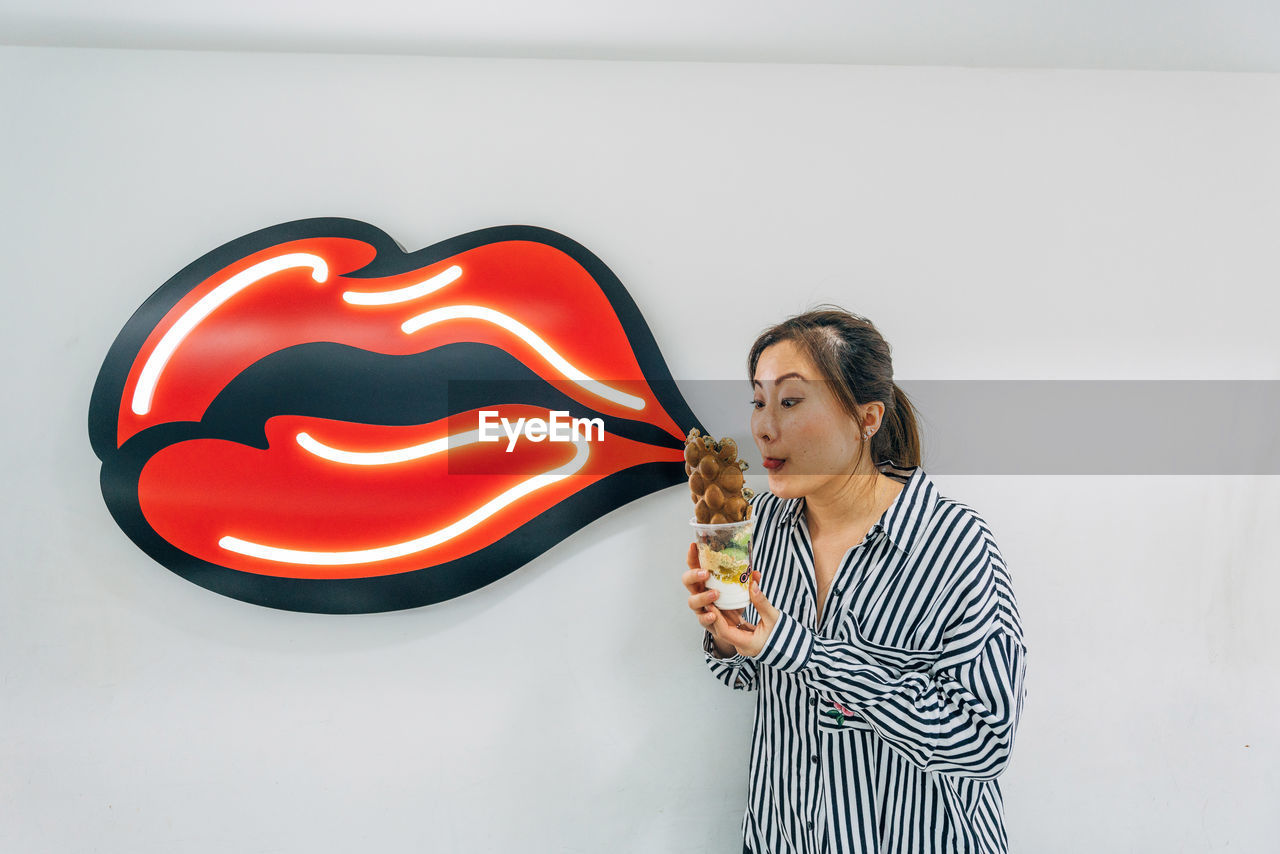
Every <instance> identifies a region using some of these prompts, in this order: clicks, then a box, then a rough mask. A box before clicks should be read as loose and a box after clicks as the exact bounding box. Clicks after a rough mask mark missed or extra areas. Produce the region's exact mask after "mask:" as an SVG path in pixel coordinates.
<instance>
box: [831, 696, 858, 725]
mask: <svg viewBox="0 0 1280 854" xmlns="http://www.w3.org/2000/svg"><path fill="white" fill-rule="evenodd" d="M831 705H833V706H835V708H834V709H827V711H826V714H827V715H828V716H829V717H832V718H835V721H836V723H838V724H840V725H841V726H844V722H845V717H846V716H848V717H853V710H852V709H846V708H845V707H844V706H842V705H840V704H839V703H837V702H835V701H832V703H831Z"/></svg>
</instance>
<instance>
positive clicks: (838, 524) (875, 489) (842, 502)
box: [804, 470, 888, 537]
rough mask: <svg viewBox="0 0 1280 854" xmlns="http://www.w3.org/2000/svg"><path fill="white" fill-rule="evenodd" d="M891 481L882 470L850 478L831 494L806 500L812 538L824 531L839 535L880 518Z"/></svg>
mask: <svg viewBox="0 0 1280 854" xmlns="http://www.w3.org/2000/svg"><path fill="white" fill-rule="evenodd" d="M886 481H888V478H886V477H885V476H884V475H883V474H881V473H880V472H879V471H874V470H873V471H872V472H868V473H865V474H854V475H850V476H849V478H848V479H847V480H846V481H844V482H843V483H841V484H839V485H838V486H837V487H836V489H835V490H834V491H832V492H831V493H830V494H823V493H813V494H811V495H806V496H805V498H804V513H805V523H806V524H807V525H808V526H809V534H810V536H815V537H816V536H818V534H819V532H821V531H830V532H833V533H834V532H838V531H841V530H843V529H845V528H850V527H856V526H858V525H861V524H863V523H865V522H866V520H867V519H869V518H872V517H878V516H879V515H880V509H879V508H880V503H881V500H882V498H883V496H884V494H885V488H884V486H885V483H886Z"/></svg>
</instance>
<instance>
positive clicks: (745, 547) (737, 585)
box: [684, 427, 755, 610]
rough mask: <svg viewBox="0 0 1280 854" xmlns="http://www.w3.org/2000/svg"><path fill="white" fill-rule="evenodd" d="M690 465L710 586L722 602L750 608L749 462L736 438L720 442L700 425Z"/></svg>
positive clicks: (690, 445) (692, 436) (687, 456)
mask: <svg viewBox="0 0 1280 854" xmlns="http://www.w3.org/2000/svg"><path fill="white" fill-rule="evenodd" d="M684 461H685V465H684V470H685V472H686V473H687V474H688V475H689V493H690V497H691V498H692V499H693V502H694V517H693V519H691V520H690V524H692V525H693V529H694V536H695V537H696V539H697V545H698V563H699V565H700V566H701V567H702V568H703V569H704V570H706V572H707V582H706V585H707V588H708V589H710V590H718V591H720V596H719V598H718V599H716V602H715V604H716V606H717V607H719V608H722V609H730V610H732V609H737V608H745V607H746V606H747V604H748V602H749V601H750V597H749V595H748V592H747V591H748V589H749V587H748V585H749V584H750V582H751V534H752V531H753V529H754V528H755V523H754V521H753V520H752V519H751V504H750V500H751V497H752V495H753V493H752V491H751V489H750V488H748V487H747V486H745V485H744V481H743V476H742V473H743V471H744V470H745V469H746V468H747V464H746V462H745V461H743V460H740V459H738V445H737V443H736V442H734V441H733V439H728V438H726V439H721V440H720V441H718V442H717V441H714V440H713V439H712V438H711V437H710V436H702V435H701V434H700V433H699V432H698V428H696V427H695V428H693V429H692V430H690V431H689V436H688V438H687V439H686V440H685V446H684Z"/></svg>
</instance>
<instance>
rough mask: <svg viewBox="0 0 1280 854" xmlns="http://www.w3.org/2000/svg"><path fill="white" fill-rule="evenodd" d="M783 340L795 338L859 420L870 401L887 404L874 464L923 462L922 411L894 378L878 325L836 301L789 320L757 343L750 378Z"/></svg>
mask: <svg viewBox="0 0 1280 854" xmlns="http://www.w3.org/2000/svg"><path fill="white" fill-rule="evenodd" d="M780 341H794V342H795V343H796V344H797V345H798V346H799V347H800V349H801V351H802V352H804V353H806V354H807V355H808V356H809V358H810V359H812V360H813V363H814V364H815V365H817V366H818V370H819V371H821V372H822V374H823V379H825V380H827V381H828V382H829V383H830V384H831V390H832V391H833V392H835V395H836V399H837V400H839V401H840V404H841V405H842V406H843V407H844V409H845V411H846V412H848V413H849V415H851V416H852V417H853V418H854V420H856V421H857V422H858V423H859V424H861V423H862V414H863V410H864V409H865V408H866V405H867V404H868V403H870V402H871V401H873V400H878V401H880V402H882V403H883V404H884V418H883V420H882V424H881V427H880V429H879V430H877V431H876V432H875V434H874V435H873V436H872V437H871V442H870V443H869V444H870V451H871V461H872V462H873V463H876V462H879V461H882V460H885V459H888V460H892V461H893V462H894V463H896V464H897V465H899V466H907V467H910V466H918V465H920V430H919V427H918V426H917V423H916V410H915V407H914V406H912V405H911V401H910V400H909V399H908V398H907V396H906V395H905V394H903V393H902V389H900V388H898V386H897V385H895V384H894V382H893V359H892V358H890V355H889V344H888V342H886V341H885V340H884V338H883V337H882V336H881V335H880V331H879V330H878V329H876V327H875V324H873V323H872V322H871V321H870V320H867V319H866V318H865V317H860V316H858V315H856V314H852V313H850V312H848V311H845V310H844V309H842V308H840V307H839V306H832V305H825V306H819V307H818V308H817V309H814V310H813V311H807V312H805V313H804V314H800V315H796V316H795V317H790V318H787V319H786V320H784V321H782V322H781V323H779V324H778V325H777V326H773V327H771V328H769V329H766V330H765V331H764V332H762V333H761V334H760V337H759V338H757V339H756V342H755V343H754V344H752V345H751V352H750V353H749V354H748V356H747V379H749V380H754V379H755V375H756V364H757V363H758V362H759V361H760V354H761V353H763V352H764V351H765V348H766V347H769V346H771V345H773V344H777V343H778V342H780ZM867 446H868V443H867V442H863V443H862V448H861V450H859V451H858V459H857V461H856V462H855V469H857V468H861V466H862V459H863V456H864V455H865V454H866V451H867Z"/></svg>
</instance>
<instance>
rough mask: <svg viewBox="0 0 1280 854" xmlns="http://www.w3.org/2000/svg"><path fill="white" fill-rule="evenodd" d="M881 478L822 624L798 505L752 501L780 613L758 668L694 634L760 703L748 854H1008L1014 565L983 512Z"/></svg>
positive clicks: (1022, 660)
mask: <svg viewBox="0 0 1280 854" xmlns="http://www.w3.org/2000/svg"><path fill="white" fill-rule="evenodd" d="M878 468H879V469H880V471H881V472H883V473H884V474H885V475H886V476H889V477H892V478H893V479H895V480H897V481H899V482H901V483H904V484H905V486H904V487H903V489H902V491H901V492H900V493H899V494H898V496H897V498H896V499H895V500H894V502H893V504H892V505H891V506H890V507H889V509H888V510H886V511H885V513H884V514H883V515H882V516H881V517H880V520H879V522H878V523H877V524H875V525H873V526H872V527H871V530H870V531H868V533H867V535H866V537H865V538H864V539H863V540H862V542H860V543H858V544H856V545H854V546H853V547H852V548H850V549H849V550H848V551H847V552H846V553H845V555H844V558H843V559H842V561H841V563H840V565H839V568H838V569H837V570H836V573H835V575H834V577H833V579H832V582H831V587H830V590H829V592H828V594H827V598H826V601H825V604H824V607H823V609H822V619H821V621H818V620H816V618H815V616H816V613H817V607H816V596H817V591H816V586H815V578H816V575H815V573H814V565H813V549H812V547H811V544H810V539H809V530H808V525H807V523H806V520H805V513H804V499H803V498H795V499H790V500H783V499H780V498H778V497H777V496H775V495H772V494H771V493H761V494H759V495H757V496H756V497H755V498H754V499H753V501H752V506H753V511H752V515H753V516H754V518H755V519H756V533H755V541H754V543H753V545H752V550H751V554H752V561H753V567H754V568H755V569H758V570H759V571H760V572H761V574H762V581H761V589H762V591H763V592H764V594H765V596H766V597H767V598H768V599H769V601H770V602H771V603H772V604H773V606H774V607H775V608H777V609H778V611H779V612H780V614H781V617H780V618H779V622H778V624H777V625H776V626H775V627H774V629H773V631H772V632H771V634H770V635H769V638H768V639H767V641H766V642H765V646H764V649H763V650H761V652H760V654H759V655H758V656H756V657H754V658H748V657H745V656H742V655H734V656H732V657H729V658H725V659H720V658H716V657H715V655H714V652H713V647H712V644H711V635H710V634H709V633H707V634H706V635H705V636H704V639H703V650H704V652H705V653H706V658H707V665H708V667H709V668H710V669H711V672H712V673H713V674H715V676H716V677H717V678H718V679H719V680H720V681H721V682H724V683H725V684H726V685H728V686H730V687H731V688H735V689H738V690H741V691H755V692H756V711H755V728H754V732H753V734H752V739H751V762H750V780H749V792H748V800H747V809H746V815H745V816H744V818H743V834H744V837H745V842H746V845H747V847H748V848H750V850H751V851H754V852H756V854H765V852H768V854H783V852H815V853H816V852H822V854H828V853H829V854H855V852H856V854H886V853H887V852H904V854H905V853H906V852H911V854H930V852H946V854H961V852H964V854H968V853H969V852H984V854H985V852H1005V851H1007V850H1008V840H1007V837H1006V835H1005V829H1004V815H1003V801H1002V798H1001V794H1000V784H999V782H998V781H997V779H996V778H997V777H998V776H999V775H1000V774H1001V773H1002V772H1003V771H1004V770H1005V768H1006V767H1007V765H1008V763H1009V755H1010V751H1011V750H1012V748H1013V740H1014V733H1015V730H1016V729H1017V724H1018V718H1019V717H1020V715H1021V712H1022V704H1023V697H1024V694H1025V692H1024V690H1023V678H1024V676H1025V673H1026V653H1027V648H1026V646H1025V644H1024V643H1023V636H1022V624H1021V619H1020V618H1019V615H1018V608H1017V604H1016V602H1015V600H1014V595H1013V587H1012V585H1011V582H1010V577H1009V573H1008V570H1007V569H1006V568H1005V564H1004V560H1003V559H1002V558H1001V556H1000V552H999V550H998V549H997V548H996V543H995V540H994V538H993V536H992V534H991V530H990V529H989V528H988V527H987V524H986V522H985V521H984V520H983V519H982V517H981V516H979V515H978V514H977V513H976V512H975V511H974V510H973V509H972V508H970V507H968V506H966V505H964V504H962V503H960V502H958V501H953V500H951V499H949V498H944V497H943V496H941V495H939V494H938V490H937V488H936V487H935V486H934V483H933V481H932V480H931V479H930V478H929V476H928V475H927V474H925V472H924V470H923V469H921V468H920V467H919V466H913V467H910V468H902V467H899V466H896V465H894V464H892V463H890V462H887V461H886V462H882V463H879V464H878ZM744 616H745V617H746V619H747V620H750V621H751V622H753V623H754V622H756V620H757V616H758V615H757V614H756V612H755V609H754V608H752V607H750V606H748V607H747V610H746V612H745V613H744Z"/></svg>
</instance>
